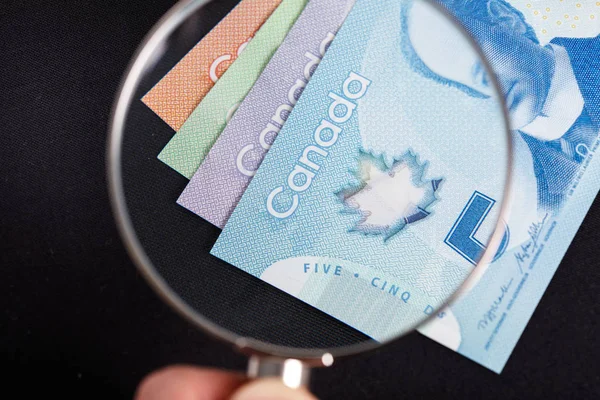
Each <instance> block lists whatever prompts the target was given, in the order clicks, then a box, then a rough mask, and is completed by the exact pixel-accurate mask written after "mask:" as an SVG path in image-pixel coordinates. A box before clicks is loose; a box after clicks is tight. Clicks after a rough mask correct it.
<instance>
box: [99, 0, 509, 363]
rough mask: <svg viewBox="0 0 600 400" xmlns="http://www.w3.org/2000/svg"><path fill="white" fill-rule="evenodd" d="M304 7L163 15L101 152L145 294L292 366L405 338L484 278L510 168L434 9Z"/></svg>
mask: <svg viewBox="0 0 600 400" xmlns="http://www.w3.org/2000/svg"><path fill="white" fill-rule="evenodd" d="M230 3H231V4H230ZM271 3H272V4H271ZM306 3H307V2H306V1H301V0H283V1H281V2H280V1H271V2H264V4H262V5H260V6H258V5H256V4H254V5H253V6H252V7H250V6H249V0H248V1H242V2H241V3H240V4H239V5H237V6H236V8H233V7H234V4H233V2H206V1H195V2H194V1H192V2H187V3H182V4H179V5H178V6H176V7H175V8H174V9H173V10H172V11H171V12H170V13H169V14H168V15H167V16H166V17H165V18H164V19H163V20H162V21H161V22H160V23H159V24H158V25H157V27H156V28H155V29H154V30H153V32H151V34H150V35H149V36H148V39H147V40H146V42H145V43H144V44H143V45H142V47H141V48H140V51H139V52H138V54H137V56H136V58H135V59H134V61H133V63H132V66H131V68H130V70H129V72H128V74H127V75H126V77H125V81H124V84H123V87H122V90H121V92H120V96H119V98H118V101H117V104H116V107H115V113H114V117H113V121H112V125H111V129H112V130H111V139H110V154H109V179H110V185H111V195H112V200H113V205H114V208H115V214H116V218H117V221H118V224H119V228H120V230H121V233H122V236H123V238H124V241H125V243H126V244H127V247H128V249H129V251H130V253H131V255H132V258H133V259H134V260H135V262H136V264H137V266H138V267H139V269H140V271H141V272H142V273H143V275H144V276H145V277H146V278H147V279H148V280H149V282H150V284H151V285H152V286H153V287H154V288H155V289H156V290H157V291H158V293H159V294H160V295H161V296H162V297H163V298H164V300H165V301H167V302H168V303H169V304H170V305H172V306H173V307H174V308H175V309H176V310H177V311H179V312H180V313H182V314H183V315H184V316H185V317H187V318H188V319H189V320H190V321H192V322H193V323H194V324H196V325H197V326H198V327H199V328H201V329H204V330H205V331H208V332H210V333H212V334H214V335H216V336H218V337H219V338H222V339H225V340H227V341H230V342H232V343H234V344H235V345H237V346H242V347H245V348H250V349H253V350H255V351H257V352H260V353H266V354H275V355H282V356H287V357H296V358H306V357H319V356H320V355H322V354H324V353H330V354H332V355H334V356H335V355H344V354H350V353H356V352H358V351H362V350H366V349H369V348H373V347H376V346H379V345H381V344H382V343H385V342H387V341H389V340H392V339H394V338H397V337H399V336H401V335H403V334H406V333H408V332H410V331H412V330H413V329H415V328H416V327H417V326H418V325H419V324H421V323H423V322H424V321H426V320H427V319H429V318H433V319H434V320H435V318H436V314H437V312H438V311H439V310H440V308H442V307H444V306H446V305H447V304H448V302H449V301H450V300H451V299H452V298H453V296H455V294H456V293H457V291H459V289H460V288H461V286H463V284H464V283H465V281H467V280H469V279H470V281H469V284H468V285H467V286H466V288H463V289H462V290H463V292H464V291H467V290H469V288H470V287H472V286H473V285H474V284H475V283H476V282H475V281H476V280H477V279H480V277H481V276H482V275H483V273H484V272H485V270H486V269H488V268H493V262H494V259H495V257H496V256H497V255H498V254H500V253H501V252H502V251H503V246H504V245H505V244H506V243H505V242H506V237H507V235H508V233H507V232H506V231H505V224H504V222H503V221H504V220H505V219H506V216H505V208H506V207H505V205H506V202H505V198H506V197H507V193H508V182H509V174H510V159H511V157H510V136H509V133H508V128H507V127H508V123H507V121H506V118H505V112H504V107H503V102H502V96H500V94H499V92H498V86H497V84H496V82H495V80H494V76H493V74H492V73H490V71H489V69H488V66H487V63H486V61H485V59H484V58H483V56H482V53H481V52H480V51H479V49H478V48H477V46H476V45H475V43H474V42H473V41H472V40H471V39H470V38H469V37H468V36H467V35H466V34H465V32H464V31H463V29H462V28H460V27H459V25H458V24H457V23H455V22H454V20H453V19H451V18H450V17H449V16H448V15H447V14H446V12H445V11H444V9H442V8H440V7H438V6H436V5H434V4H432V3H430V2H428V1H424V0H421V1H417V0H386V1H383V2H379V1H378V2H373V1H358V2H356V4H354V2H353V1H350V0H339V1H335V2H331V1H329V0H327V1H319V0H311V1H310V3H308V4H306ZM353 5H354V6H353ZM352 6H353V7H352ZM249 7H250V8H252V9H251V10H249ZM261 7H263V9H261ZM232 8H233V11H231V13H229V14H228V12H229V11H230V10H231V9H232ZM324 16H326V18H325V17H324ZM315 18H322V19H323V21H322V23H319V24H315V23H314V21H315ZM238 20H244V21H246V22H245V25H244V27H243V28H239V31H235V32H238V33H239V35H237V36H239V37H234V36H236V35H235V34H234V33H235V32H233V33H232V31H231V29H233V28H232V26H231V24H232V23H233V22H232V21H234V22H235V21H238ZM273 21H276V22H277V24H278V25H277V24H275V23H274V22H273ZM286 21H287V22H286ZM238 22H239V21H238ZM284 23H287V24H288V25H289V26H288V28H286V29H285V32H284V34H282V33H281V29H283V28H281V26H282V24H284ZM228 24H229V25H228ZM253 24H254V25H253ZM284 25H285V24H284ZM321 25H323V26H321ZM227 26H229V30H227ZM340 26H341V28H340ZM277 27H279V28H277ZM213 28H214V29H213ZM309 28H310V29H309ZM211 29H212V31H211ZM244 29H247V30H248V32H241V31H243V30H244ZM278 29H279V31H278ZM320 30H321V31H323V32H320ZM209 32H210V33H209ZM240 32H241V33H240ZM334 34H336V35H334ZM211 35H212V36H211ZM277 35H279V36H280V37H281V39H280V40H279V42H278V41H277V39H276V37H277ZM251 38H252V39H251ZM249 39H251V40H249ZM225 41H230V42H231V43H226V44H228V45H229V48H231V49H236V51H234V52H233V51H229V52H225V50H223V54H216V53H215V51H217V50H218V51H221V50H219V49H220V47H219V46H222V45H223V44H224V42H225ZM265 46H267V47H268V46H272V47H273V52H270V53H269V52H268V51H265ZM215 49H217V50H215ZM265 54H268V57H267V58H266V59H264V60H263V61H262V62H259V61H257V60H259V59H260V57H263V58H265ZM311 60H312V61H311ZM313 61H314V62H313ZM317 65H318V66H317ZM252 71H254V72H252ZM244 88H247V89H244ZM296 89H297V90H296ZM290 93H291V94H290ZM236 96H237V97H236ZM278 96H279V97H278ZM230 103H231V104H230ZM211 118H212V119H211ZM219 118H221V119H222V121H221V119H219ZM215 121H216V122H215ZM259 127H262V128H261V129H259ZM215 132H216V133H215ZM244 151H245V152H244ZM240 154H241V156H240ZM249 172H250V173H249ZM182 193H183V194H182ZM232 199H233V200H232ZM178 203H179V204H178ZM223 210H225V211H223ZM216 215H219V217H216ZM433 323H435V322H433Z"/></svg>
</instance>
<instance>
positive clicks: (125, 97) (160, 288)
mask: <svg viewBox="0 0 600 400" xmlns="http://www.w3.org/2000/svg"><path fill="white" fill-rule="evenodd" d="M210 1H211V0H181V1H179V2H178V3H177V4H176V5H175V6H173V7H172V8H171V9H170V10H169V11H168V12H167V13H166V14H165V15H164V16H163V17H162V18H161V19H160V20H159V21H158V22H157V23H156V25H154V27H153V28H152V30H151V31H150V32H149V33H148V34H147V35H146V37H145V38H144V40H143V41H142V43H141V44H140V46H139V47H138V49H137V51H136V53H135V55H134V57H133V58H132V61H131V62H130V64H129V67H128V68H127V70H126V72H125V75H124V77H123V80H122V82H121V85H120V88H119V90H118V91H117V96H116V100H115V103H114V107H113V110H112V115H111V119H110V123H109V132H108V146H107V174H108V188H109V196H110V201H111V206H112V209H113V214H114V217H115V220H116V224H117V227H118V230H119V233H120V235H121V237H122V240H123V242H124V243H125V246H126V248H127V251H128V253H129V255H130V257H131V258H132V260H133V261H134V264H135V265H136V267H137V268H138V270H139V272H140V273H141V274H142V275H143V276H144V278H145V279H146V280H147V281H148V283H149V284H150V286H151V287H152V288H153V289H154V290H155V291H156V293H157V294H158V295H159V296H160V297H161V298H162V299H163V301H165V302H166V303H167V304H169V305H170V306H171V307H172V308H173V309H174V310H175V311H176V312H178V313H179V314H180V315H182V316H183V317H184V318H185V319H187V320H188V321H189V322H191V323H192V324H193V325H195V326H196V327H198V328H200V329H201V330H203V331H204V332H207V333H209V334H210V335H211V336H213V337H215V338H217V339H219V340H221V341H225V342H227V343H231V344H233V345H234V346H235V347H237V348H238V349H239V350H241V351H242V352H243V353H246V354H248V355H251V356H255V357H275V358H279V359H296V360H300V361H302V363H305V364H307V365H310V366H329V365H331V364H332V363H333V359H334V356H335V358H340V357H346V356H350V355H354V354H358V353H365V352H368V351H372V350H375V349H377V348H379V347H381V346H382V345H384V344H386V343H388V342H383V343H379V342H375V341H368V342H364V343H358V344H354V345H349V346H345V347H339V348H334V349H306V348H290V347H285V346H280V345H274V344H270V343H266V342H263V341H260V340H258V339H254V338H243V337H239V336H237V335H236V334H235V333H233V332H231V331H229V330H227V329H225V328H222V327H220V326H219V325H217V324H215V323H213V322H212V321H211V320H209V319H208V318H206V317H204V316H203V315H201V314H200V313H198V312H196V311H194V309H193V308H192V307H191V306H189V305H188V304H187V303H186V302H185V301H184V300H183V299H181V298H180V297H179V296H178V295H177V294H176V293H175V292H174V291H173V290H172V289H171V288H170V286H169V285H168V284H167V283H166V282H165V281H164V279H163V278H162V277H161V275H160V274H159V273H158V272H157V271H156V269H155V267H154V266H153V264H152V261H151V260H150V259H149V257H148V255H147V254H146V253H145V251H144V249H143V246H142V245H141V243H140V242H139V240H138V237H137V235H136V233H135V229H134V227H133V224H132V222H131V219H130V217H129V212H128V209H127V205H126V201H125V195H124V188H123V180H122V169H121V165H122V164H121V157H122V153H121V146H122V143H123V137H124V132H125V123H126V120H127V115H128V111H129V108H130V106H131V104H132V102H133V101H134V95H135V93H136V90H137V88H138V85H139V83H140V81H141V78H142V76H143V74H144V72H145V71H146V68H147V67H148V66H149V65H150V63H151V61H152V60H153V56H154V55H155V54H156V52H157V51H158V50H159V49H160V48H161V45H162V44H163V43H166V40H167V39H168V38H169V36H170V35H171V34H172V33H173V32H174V31H175V30H176V29H177V28H178V27H179V26H180V25H181V23H183V22H184V21H185V20H186V19H187V18H188V17H190V16H191V15H192V14H193V13H194V12H196V11H197V10H199V9H200V8H201V7H203V6H205V5H206V4H208V3H209V2H210ZM415 1H426V2H427V3H429V4H430V5H432V6H434V7H435V8H437V9H438V10H439V12H441V13H442V14H444V15H445V16H446V17H447V18H449V19H450V20H451V21H453V23H454V25H455V26H456V27H457V29H459V30H460V31H461V32H462V33H463V35H464V36H465V37H466V38H467V39H468V41H469V42H470V44H471V46H472V48H473V49H475V51H476V52H477V54H478V55H479V57H480V59H481V60H482V61H483V63H484V65H485V68H486V70H487V71H488V72H489V73H488V75H489V77H490V82H491V84H492V85H493V87H494V90H495V93H498V94H499V99H498V100H499V101H500V103H501V106H502V111H503V116H504V123H505V127H506V139H507V146H508V147H507V149H508V171H507V173H506V183H505V188H506V190H505V191H504V196H503V199H502V203H501V209H500V214H499V219H498V223H497V226H496V229H495V231H494V233H493V234H492V237H491V240H490V243H489V244H488V247H487V248H486V250H485V251H484V254H483V255H482V258H481V260H480V262H479V263H478V264H477V266H476V267H475V268H474V269H473V271H472V272H471V274H470V275H469V277H468V278H467V279H466V281H465V283H464V284H463V285H462V286H461V288H460V289H458V290H457V292H456V293H454V295H453V296H451V297H450V298H449V299H448V301H447V302H446V303H445V304H444V305H442V306H440V307H439V308H438V309H437V310H436V311H435V312H433V313H432V314H431V316H430V317H429V318H427V319H424V320H423V321H421V322H420V323H419V325H420V324H423V323H426V322H427V321H429V320H431V319H433V318H435V316H436V315H437V313H438V312H439V311H440V310H441V309H443V308H444V307H446V306H447V305H448V304H451V303H452V302H453V301H455V300H457V298H458V297H460V296H462V295H464V293H465V292H466V290H467V289H463V288H470V287H472V286H474V285H475V283H476V281H478V280H479V279H480V278H481V276H483V273H484V272H485V270H486V269H487V266H488V265H489V264H490V263H491V261H492V260H493V258H494V255H495V253H496V251H497V249H498V248H499V246H500V243H501V242H502V238H503V235H504V226H503V224H501V223H500V222H501V221H503V220H504V221H505V220H506V219H504V218H503V216H506V215H507V213H508V210H509V202H510V196H511V193H512V165H513V155H512V151H513V147H512V136H511V131H510V127H509V116H508V111H507V107H506V104H505V99H504V96H502V90H501V89H500V85H499V83H498V81H497V78H496V76H495V74H493V73H491V72H492V71H493V70H492V68H491V67H490V65H489V63H488V62H487V59H486V58H485V56H484V55H483V52H482V51H481V49H480V48H479V45H478V44H477V43H476V42H475V40H474V39H473V38H472V37H471V35H470V34H469V33H468V32H467V31H466V30H465V29H464V28H463V27H462V25H461V24H460V23H458V22H457V21H456V19H455V18H454V17H453V16H452V15H450V14H449V13H448V11H447V10H446V9H445V8H444V7H442V6H441V5H439V4H437V3H435V2H434V1H432V0H415ZM417 326H418V325H417ZM417 326H415V327H414V328H416V327H417ZM407 332H408V331H407ZM402 336H403V335H399V336H397V337H395V338H394V339H392V340H390V341H389V342H392V341H395V340H398V339H399V338H401V337H402ZM332 352H333V353H335V354H332Z"/></svg>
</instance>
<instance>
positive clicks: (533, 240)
mask: <svg viewBox="0 0 600 400" xmlns="http://www.w3.org/2000/svg"><path fill="white" fill-rule="evenodd" d="M548 216H549V214H545V215H544V217H543V218H542V219H541V220H540V221H538V222H534V223H533V224H531V225H530V226H529V229H528V230H527V233H528V234H529V240H528V241H527V242H525V243H523V244H522V245H521V251H518V252H516V253H515V259H516V260H517V265H518V267H519V272H520V273H521V274H523V264H525V262H526V261H527V260H529V259H531V258H532V257H533V256H534V254H535V253H536V251H537V249H538V248H539V238H540V235H541V233H542V229H543V228H544V225H545V224H546V221H547V220H548Z"/></svg>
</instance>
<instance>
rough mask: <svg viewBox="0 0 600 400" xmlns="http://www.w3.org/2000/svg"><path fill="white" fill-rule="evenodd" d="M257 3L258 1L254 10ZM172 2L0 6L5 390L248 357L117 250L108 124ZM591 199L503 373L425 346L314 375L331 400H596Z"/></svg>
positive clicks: (595, 217)
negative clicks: (169, 298)
mask: <svg viewBox="0 0 600 400" xmlns="http://www.w3.org/2000/svg"><path fill="white" fill-rule="evenodd" d="M257 1H258V0H257ZM172 4H173V1H172V0H170V1H169V0H156V1H151V0H138V1H135V0H104V1H92V0H82V1H75V0H71V1H64V0H63V1H58V0H54V1H46V0H38V1H29V2H26V1H8V2H7V1H2V2H0V60H1V63H0V66H1V67H0V68H1V74H0V165H1V169H0V232H1V235H2V236H1V242H0V243H1V251H0V255H1V260H2V262H1V269H0V270H1V272H2V275H1V276H0V299H1V303H0V306H1V307H0V310H1V312H2V314H1V315H2V317H0V358H1V360H0V362H1V363H2V367H3V368H2V369H3V371H9V373H8V374H6V373H3V377H2V388H1V390H2V391H3V392H4V393H6V391H8V390H9V389H11V388H13V387H14V388H15V389H17V390H19V391H20V392H22V393H23V394H22V395H21V396H25V395H27V394H30V393H33V392H38V391H39V392H42V393H45V394H46V395H49V394H58V395H60V396H62V397H71V396H74V395H77V396H79V397H82V396H85V397H88V398H100V397H104V398H107V397H108V398H131V397H132V395H133V392H134V390H135V387H136V385H137V383H138V382H139V380H140V379H141V378H142V377H143V376H144V375H146V374H147V373H149V372H150V371H152V370H154V369H156V368H159V367H162V366H165V365H169V364H174V363H194V364H201V365H207V366H214V367H222V368H229V369H242V368H244V366H245V359H244V357H242V356H240V355H238V354H235V353H234V352H233V351H231V350H230V349H229V347H228V346H226V345H224V344H221V343H219V342H215V341H214V340H212V339H209V338H207V337H206V336H205V335H204V334H202V333H200V332H198V331H197V330H195V329H194V328H192V327H191V326H190V325H189V324H188V323H187V322H185V321H183V320H182V319H181V318H180V317H179V316H177V315H176V314H175V313H173V312H172V311H171V310H170V309H169V308H167V306H165V305H163V304H162V303H161V301H160V300H159V299H158V298H157V296H156V295H155V294H154V293H153V292H152V291H151V290H150V289H149V288H148V286H147V285H146V283H145V281H144V280H143V279H142V278H141V277H140V276H139V274H138V273H137V271H136V270H135V268H134V266H133V264H132V263H131V261H129V259H128V256H127V254H126V253H125V250H124V248H123V245H122V244H121V242H120V239H119V237H118V234H117V232H116V229H115V226H114V223H113V218H112V215H111V211H110V207H109V202H108V195H107V190H106V178H105V162H104V155H105V143H106V126H107V120H108V117H109V112H110V108H111V105H112V100H113V97H114V94H115V91H116V89H117V86H118V83H119V80H120V78H121V75H122V73H123V71H124V69H125V67H126V65H127V63H128V61H129V58H130V57H131V56H132V54H133V52H134V50H135V48H136V46H137V45H138V43H139V42H140V41H141V39H142V37H143V36H144V35H145V34H146V32H147V31H148V30H149V29H150V27H151V26H152V25H153V24H154V23H155V22H156V21H157V20H158V18H159V17H160V16H161V15H162V14H163V13H164V12H165V11H166V10H167V9H168V8H169V7H170V6H171V5H172ZM599 229H600V204H599V202H598V201H597V202H596V203H595V204H594V205H593V206H592V209H591V211H590V213H589V215H588V216H587V218H586V220H585V222H584V224H583V226H582V227H581V229H580V231H579V233H578V234H577V236H576V238H575V240H574V242H573V244H572V246H571V248H570V249H569V251H568V253H567V255H566V256H565V258H564V260H563V262H562V264H561V266H560V268H559V269H558V272H557V273H556V276H555V277H554V279H553V280H552V283H551V285H550V287H549V289H548V291H547V293H546V294H545V296H544V297H543V299H542V301H541V303H540V305H539V307H538V309H537V310H536V312H535V314H534V315H533V318H532V320H531V321H530V323H529V325H528V327H527V329H526V331H525V333H524V334H523V336H522V338H521V340H520V341H519V344H518V345H517V347H516V349H515V351H514V353H513V355H512V357H511V358H510V360H509V362H508V364H507V366H506V368H505V369H504V371H503V373H502V374H501V375H496V374H495V373H493V372H490V371H488V370H486V369H485V368H483V367H481V366H479V365H477V364H475V363H474V362H472V361H470V360H467V359H466V358H464V357H462V356H459V355H457V354H455V353H453V352H451V351H449V350H447V349H445V348H443V347H442V346H440V345H438V344H436V343H434V342H432V341H430V340H429V339H427V338H424V337H422V336H420V335H418V334H412V335H409V336H408V337H405V338H403V339H402V340H400V341H398V342H397V343H394V344H392V345H390V346H387V347H385V348H383V349H381V350H379V351H377V352H376V353H373V354H367V355H361V356H358V357H355V358H352V359H348V360H341V361H340V362H339V363H338V364H337V365H336V366H335V367H334V368H330V369H327V370H321V371H317V373H315V376H314V384H313V388H314V391H315V393H316V394H317V395H318V396H320V397H322V398H385V397H387V398H403V397H411V398H423V397H434V396H435V398H440V399H441V398H466V397H476V398H545V399H553V398H598V396H599V395H600V340H599V336H600V330H599V329H598V327H599V323H598V316H599V313H600V307H599V306H598V302H599V300H600V273H599V272H598V265H597V264H598V263H597V262H596V260H597V259H598V258H600V246H598V245H597V242H598V239H599V238H600V235H599V234H598V230H599Z"/></svg>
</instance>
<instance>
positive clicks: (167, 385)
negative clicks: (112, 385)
mask: <svg viewBox="0 0 600 400" xmlns="http://www.w3.org/2000/svg"><path fill="white" fill-rule="evenodd" d="M243 382H244V377H243V376H241V375H239V374H234V373H227V372H221V371H216V370H205V369H200V368H195V367H186V366H172V367H166V368H163V369H161V370H158V371H156V372H153V373H151V374H150V375H148V376H147V377H146V378H144V380H143V381H142V382H141V383H140V385H139V386H138V389H137V391H136V394H135V399H136V400H167V399H168V400H198V399H206V400H213V399H215V400H216V399H224V398H227V397H229V396H230V395H231V394H232V393H233V392H234V391H235V390H236V389H237V388H238V387H239V386H240V385H241V384H242V383H243Z"/></svg>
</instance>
